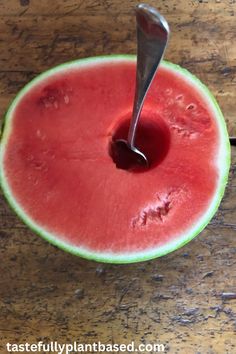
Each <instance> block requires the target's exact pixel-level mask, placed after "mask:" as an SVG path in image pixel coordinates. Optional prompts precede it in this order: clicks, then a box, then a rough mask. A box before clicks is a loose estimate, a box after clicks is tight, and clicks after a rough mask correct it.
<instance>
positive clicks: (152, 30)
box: [115, 4, 169, 169]
mask: <svg viewBox="0 0 236 354" xmlns="http://www.w3.org/2000/svg"><path fill="white" fill-rule="evenodd" d="M136 23H137V71H136V89H135V98H134V106H133V113H132V119H131V123H130V127H129V132H128V139H127V141H126V140H123V139H119V140H116V141H115V148H116V150H117V153H116V155H119V158H118V159H117V162H116V165H117V167H118V168H123V169H129V168H132V167H133V166H134V165H141V166H144V167H148V166H149V163H148V160H147V157H146V156H145V154H144V153H143V152H142V151H140V150H139V149H138V148H137V147H135V136H136V130H137V124H138V120H139V117H140V113H141V111H142V107H143V103H144V100H145V97H146V95H147V92H148V89H149V87H150V84H151V82H152V80H153V78H154V76H155V73H156V71H157V68H158V65H159V63H160V61H161V58H162V57H163V54H164V51H165V48H166V45H167V41H168V36H169V26H168V23H167V21H166V20H165V18H164V17H163V16H161V15H160V14H159V12H158V11H157V10H156V9H155V8H153V7H152V6H149V5H146V4H139V5H138V6H137V7H136Z"/></svg>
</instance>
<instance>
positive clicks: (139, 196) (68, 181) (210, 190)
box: [1, 57, 229, 262]
mask: <svg viewBox="0 0 236 354" xmlns="http://www.w3.org/2000/svg"><path fill="white" fill-rule="evenodd" d="M188 75H189V76H188ZM190 76H191V75H190V74H187V72H184V71H181V69H178V68H177V67H175V66H173V65H170V64H168V63H163V64H162V66H161V67H160V69H159V70H158V73H157V75H156V77H155V79H154V82H153V84H152V86H151V89H150V91H149V93H148V96H147V99H146V101H145V105H144V108H143V112H142V115H141V118H140V126H139V128H138V136H137V141H136V143H137V146H138V147H139V148H140V149H141V150H143V151H144V152H145V153H146V154H147V156H148V158H149V161H150V164H151V166H150V168H149V169H148V170H145V171H127V170H123V169H118V168H117V167H116V165H115V163H114V161H113V159H112V156H111V143H112V141H113V140H114V139H116V138H126V137H127V131H128V126H129V121H130V118H131V112H132V104H133V98H134V85H135V60H134V58H130V57H116V58H114V57H110V58H109V57H107V58H100V59H99V58H97V59H94V60H88V61H81V62H80V61H77V62H75V63H71V64H70V63H68V64H65V65H64V66H60V67H58V68H57V69H56V70H55V69H54V70H53V71H49V72H48V73H45V74H43V75H42V76H41V77H40V76H39V77H38V78H37V79H36V80H35V81H33V82H32V83H30V84H29V85H28V86H27V87H26V88H25V89H24V91H23V92H22V93H21V94H20V95H19V96H20V97H18V98H16V100H15V102H13V104H12V106H11V108H10V110H9V111H8V116H7V119H6V123H5V128H4V134H3V138H2V150H1V151H2V153H1V156H2V158H1V164H2V166H1V170H2V171H3V177H2V180H4V183H2V185H3V189H4V190H6V195H7V196H8V199H9V200H10V202H11V203H12V204H13V207H14V208H15V209H16V211H17V212H18V214H19V215H20V216H22V218H23V219H24V220H25V221H26V222H27V221H28V224H29V225H31V226H32V227H33V229H34V230H35V231H37V232H39V233H41V234H42V235H43V236H45V237H46V238H48V240H49V241H51V242H53V243H55V244H57V245H59V246H61V247H64V248H65V249H68V250H70V251H72V252H74V253H76V254H77V253H78V254H80V255H82V256H85V257H86V256H87V257H90V258H94V259H98V260H104V261H120V262H125V261H132V260H141V259H146V258H152V257H153V256H156V255H160V254H159V253H160V252H162V254H164V253H167V252H168V251H169V248H168V247H170V245H175V244H176V245H178V246H180V244H183V243H185V242H187V241H188V240H189V239H191V238H193V237H194V236H195V235H196V234H197V233H198V232H199V231H200V230H201V229H202V228H203V227H204V226H205V224H206V223H207V222H208V221H209V219H210V218H211V217H212V215H213V214H214V212H215V211H216V208H217V206H218V204H219V200H220V199H221V197H222V193H223V189H224V186H225V183H226V179H227V173H228V166H229V154H228V151H229V150H228V143H226V139H225V135H227V133H226V130H225V126H224V122H223V120H222V117H220V118H219V116H220V111H219V109H218V107H217V108H215V106H216V103H215V102H213V103H212V98H211V99H210V98H209V96H207V95H206V94H205V93H204V88H203V85H202V84H200V83H199V82H198V81H197V79H196V82H194V81H192V80H193V79H192V78H191V77H190ZM201 85H202V86H201ZM222 131H223V133H222ZM222 158H223V160H224V162H222ZM222 164H223V167H222ZM222 169H223V172H222ZM4 186H5V187H4ZM172 248H173V247H172ZM175 248H176V247H175ZM160 250H162V251H160Z"/></svg>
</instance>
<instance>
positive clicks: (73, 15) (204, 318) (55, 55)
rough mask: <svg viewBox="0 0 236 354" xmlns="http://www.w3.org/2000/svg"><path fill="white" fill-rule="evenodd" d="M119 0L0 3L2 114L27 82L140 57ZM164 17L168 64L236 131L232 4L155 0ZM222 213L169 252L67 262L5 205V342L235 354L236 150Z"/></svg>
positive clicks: (0, 305) (1, 208)
mask: <svg viewBox="0 0 236 354" xmlns="http://www.w3.org/2000/svg"><path fill="white" fill-rule="evenodd" d="M136 3H137V1H133V0H132V1H125V0H120V1H115V0H100V1H98V0H95V1H93V0H88V1H82V0H67V1H66V0H64V1H63V0H57V1H50V2H49V1H46V0H41V1H36V0H31V1H30V0H27V1H26V0H21V1H16V0H8V1H4V0H0V114H1V116H2V115H3V113H4V111H5V110H6V109H7V106H8V104H9V102H10V100H11V99H12V98H13V97H14V95H15V94H16V93H17V92H18V91H19V89H20V88H21V87H22V86H23V85H24V84H26V83H27V82H28V81H29V80H30V79H31V78H33V77H35V76H36V75H37V74H38V73H40V72H41V71H43V70H46V69H48V68H49V67H52V66H54V65H56V64H60V63H62V62H64V61H68V60H72V59H75V58H82V57H86V56H94V55H101V54H113V53H135V48H136V43H135V19H134V6H135V4H136ZM149 3H150V4H153V5H156V6H157V7H158V8H159V10H160V11H161V12H162V13H163V15H165V16H166V18H167V20H168V21H169V23H170V27H171V31H172V34H171V40H170V44H169V48H168V51H167V53H166V59H168V60H171V61H173V62H175V63H178V64H180V65H182V66H184V67H186V68H187V69H189V70H191V71H192V72H193V73H195V74H196V75H198V76H199V77H200V78H201V80H202V81H204V82H205V84H207V85H208V86H209V88H210V89H211V90H212V92H213V93H214V95H215V96H216V98H217V99H218V101H219V103H220V106H221V108H222V111H223V113H224V115H225V118H226V121H227V125H228V130H229V133H230V134H231V135H233V134H234V135H236V119H235V102H236V45H235V33H236V21H235V11H236V2H235V1H234V0H231V1H220V0H218V1H217V0H216V1H210V0H209V1H206V0H202V1H200V0H199V1H186V0H179V1H174V0H169V1H164V0H163V1H158V2H157V1H150V2H149ZM232 155H233V162H232V168H231V179H230V181H229V184H228V188H227V192H226V195H225V197H224V201H223V203H222V204H221V208H220V210H219V212H218V213H217V216H216V217H215V218H214V219H213V220H212V222H211V224H210V225H209V226H208V227H207V229H206V230H205V231H204V232H202V234H201V235H200V236H199V237H198V238H197V239H195V240H194V241H192V242H191V243H190V244H188V245H187V246H185V247H184V248H183V249H181V250H179V251H177V252H174V253H173V254H171V255H168V256H166V257H163V258H161V259H157V260H153V261H151V262H146V263H140V264H134V265H129V266H127V265H126V266H124V265H123V266H113V265H102V264H97V263H93V262H88V261H85V260H82V259H79V258H76V257H73V256H71V255H68V254H66V253H64V252H62V251H60V250H58V249H56V248H55V247H53V246H51V245H49V244H47V243H46V242H45V241H43V240H41V239H40V238H39V237H37V236H35V235H34V234H33V233H32V232H30V231H29V230H28V229H27V228H26V227H25V226H24V225H23V224H22V223H21V221H19V220H18V218H17V217H16V216H15V215H14V213H13V212H12V211H11V210H10V209H9V207H8V206H7V204H6V202H5V200H4V198H3V197H2V195H1V197H0V246H1V247H0V254H1V262H0V269H1V279H0V282H1V286H0V345H1V346H2V349H1V353H5V352H6V350H5V344H6V342H31V343H33V342H37V341H38V340H40V339H42V340H44V341H45V342H46V341H51V340H57V341H58V342H61V343H63V342H67V343H69V342H71V341H74V340H78V341H79V342H81V343H92V342H95V341H99V340H100V341H101V342H104V343H109V342H110V343H111V342H114V343H123V342H124V343H128V342H130V341H132V340H134V341H135V342H136V343H137V344H140V343H141V342H146V343H149V342H160V343H161V342H162V343H164V344H165V345H166V352H168V353H188V354H191V353H195V354H196V353H202V354H213V353H220V354H221V353H230V354H233V353H235V352H236V347H235V346H236V339H235V331H236V300H235V299H231V300H229V299H228V300H226V299H225V298H224V296H222V293H224V292H235V291H236V268H235V263H236V261H235V254H236V241H235V240H236V238H235V235H236V194H235V192H236V172H235V171H236V168H235V163H236V149H235V148H233V150H232Z"/></svg>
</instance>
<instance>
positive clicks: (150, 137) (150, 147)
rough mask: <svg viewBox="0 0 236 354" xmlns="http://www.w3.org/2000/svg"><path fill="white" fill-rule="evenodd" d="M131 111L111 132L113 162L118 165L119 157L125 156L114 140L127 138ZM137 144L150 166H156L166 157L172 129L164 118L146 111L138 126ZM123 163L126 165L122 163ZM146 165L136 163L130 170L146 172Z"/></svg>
mask: <svg viewBox="0 0 236 354" xmlns="http://www.w3.org/2000/svg"><path fill="white" fill-rule="evenodd" d="M130 119H131V113H128V114H127V115H125V117H123V118H122V119H120V120H119V121H118V123H117V124H116V125H115V127H114V128H113V131H112V133H111V140H110V142H109V154H110V156H111V158H112V160H113V162H114V163H115V164H116V166H117V165H120V164H121V161H119V159H121V158H122V159H123V158H124V154H122V156H121V155H120V154H119V151H118V150H117V148H116V145H115V144H114V142H115V141H116V140H118V139H125V140H127V137H128V131H129V125H130ZM135 146H136V147H137V148H138V149H139V150H140V151H142V152H143V153H144V154H145V156H146V157H147V160H148V162H149V168H148V169H151V168H154V167H156V166H157V165H158V164H160V163H161V161H162V160H163V159H164V158H165V156H166V155H167V153H168V151H169V147H170V130H169V128H168V126H167V125H166V123H165V122H164V120H163V119H162V118H160V117H159V116H158V115H157V114H156V113H155V114H153V113H144V114H142V115H141V117H140V121H139V124H138V127H137V133H136V139H135ZM122 165H125V163H124V164H122ZM148 169H147V168H145V167H142V166H138V165H137V164H135V163H134V165H133V166H132V167H131V168H129V169H128V170H129V171H131V172H145V171H147V170H148Z"/></svg>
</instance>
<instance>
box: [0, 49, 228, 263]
mask: <svg viewBox="0 0 236 354" xmlns="http://www.w3.org/2000/svg"><path fill="white" fill-rule="evenodd" d="M120 60H121V61H123V60H124V61H128V60H130V61H135V60H136V56H134V55H107V56H98V57H90V58H84V59H78V60H74V61H71V62H66V63H64V64H61V65H58V66H56V67H54V68H52V69H49V70H47V71H45V72H43V73H42V74H40V75H38V76H37V77H36V78H34V79H33V80H32V81H30V82H29V83H28V84H27V85H26V86H25V87H24V88H23V89H22V90H20V91H19V93H18V94H17V95H16V97H15V98H14V100H13V101H12V103H11V104H10V106H9V108H8V111H7V113H6V115H5V117H4V121H3V126H2V136H1V140H0V185H1V187H2V190H3V193H4V195H5V197H6V199H7V201H8V203H9V205H10V206H11V207H12V209H13V210H14V211H15V213H16V214H17V215H18V216H19V217H20V218H21V219H22V221H23V222H24V223H25V224H26V225H28V226H29V228H30V229H31V230H32V231H33V232H35V233H36V234H38V235H40V236H41V237H42V238H44V239H45V240H47V241H48V242H49V243H51V244H53V245H54V246H57V247H58V248H61V249H63V250H64V251H66V252H69V253H71V254H74V255H76V256H80V257H82V258H86V259H89V260H94V261H98V262H104V263H133V262H142V261H146V260H150V259H153V258H157V257H161V256H164V255H166V254H168V253H170V252H173V251H175V250H177V249H179V248H181V247H182V246H184V245H185V244H187V243H188V242H189V241H191V240H192V239H193V238H195V237H196V236H197V235H198V234H199V233H200V232H201V231H202V230H203V229H204V228H205V227H206V225H207V224H208V223H209V221H210V220H211V218H212V217H213V216H214V215H215V213H216V212H217V210H218V207H219V204H220V202H221V200H222V198H223V195H224V191H225V187H226V184H227V181H228V173H229V168H230V144H229V137H228V132H227V127H226V124H225V120H224V117H223V114H222V112H221V110H220V108H219V106H218V103H217V101H216V99H215V98H214V96H213V95H212V93H211V92H210V91H209V89H208V88H207V87H206V86H205V85H204V84H203V83H202V82H201V81H200V80H199V79H198V78H197V77H195V76H194V75H193V74H191V73H190V72H189V71H188V70H186V69H184V68H182V67H180V66H178V65H176V64H173V63H170V62H167V61H164V60H163V61H162V63H161V65H162V66H164V67H166V68H167V69H169V70H173V71H174V72H175V73H176V74H178V75H180V76H181V77H182V78H184V79H185V80H187V81H188V82H190V83H191V84H192V85H193V86H195V87H196V88H197V89H198V92H201V93H202V98H203V99H204V100H205V102H207V103H208V104H209V107H210V108H211V109H212V110H213V112H214V115H215V117H216V120H217V122H218V124H219V131H220V134H221V138H220V144H221V146H220V154H219V156H218V160H219V167H220V168H219V171H220V176H219V182H218V188H217V191H216V193H215V196H214V198H213V200H212V202H211V204H210V206H209V208H208V210H207V212H206V213H205V214H204V215H203V216H202V217H201V218H200V221H199V222H197V225H195V227H194V228H191V229H190V230H188V231H187V232H185V233H183V234H182V237H181V238H178V239H176V240H174V241H171V242H170V243H168V244H166V245H164V246H161V247H158V248H154V249H148V250H144V251H139V252H132V253H128V252H127V253H122V254H119V253H109V252H104V253H103V252H95V251H90V250H87V249H84V248H81V247H76V246H73V245H70V244H69V243H66V242H64V241H62V240H60V238H59V237H58V238H57V237H56V236H55V235H53V234H51V233H50V232H48V231H46V230H44V229H43V227H40V226H39V225H38V224H36V223H35V222H34V221H33V220H31V218H30V217H29V216H28V215H27V213H26V212H25V211H24V209H23V208H22V207H21V206H20V204H19V203H18V202H17V200H16V199H15V198H14V196H13V195H12V192H11V189H10V186H9V185H8V182H7V177H6V176H5V174H4V168H3V156H4V147H5V145H6V144H5V142H7V138H8V135H9V133H10V130H11V129H10V128H11V126H10V122H11V116H12V112H13V110H14V109H15V107H16V106H17V104H18V102H19V101H20V99H21V98H22V97H23V96H24V94H25V93H26V92H28V91H29V90H30V89H31V88H32V86H33V85H35V84H37V83H39V82H40V81H41V80H42V79H44V78H47V77H48V76H49V75H52V74H54V73H57V72H60V71H63V70H66V69H68V68H69V69H71V68H72V67H82V66H83V65H86V66H87V65H88V64H91V65H94V64H95V63H98V64H99V63H101V62H106V61H107V62H110V61H120Z"/></svg>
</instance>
